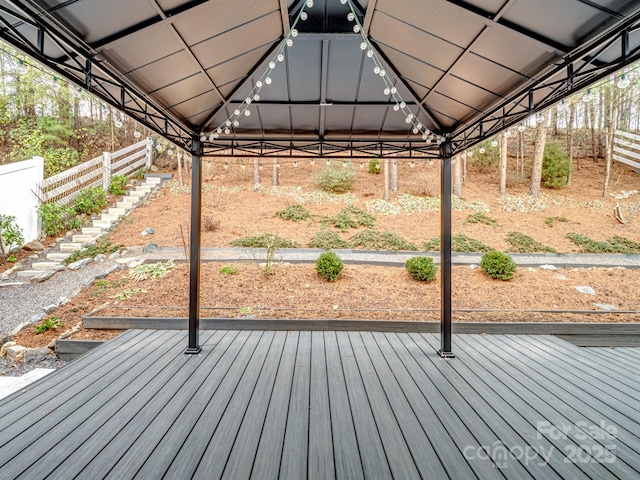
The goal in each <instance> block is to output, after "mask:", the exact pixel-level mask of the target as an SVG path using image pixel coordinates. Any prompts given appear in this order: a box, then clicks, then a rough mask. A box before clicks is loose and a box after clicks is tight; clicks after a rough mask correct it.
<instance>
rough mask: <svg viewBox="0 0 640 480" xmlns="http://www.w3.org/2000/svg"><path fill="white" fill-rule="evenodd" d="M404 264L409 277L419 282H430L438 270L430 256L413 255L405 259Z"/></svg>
mask: <svg viewBox="0 0 640 480" xmlns="http://www.w3.org/2000/svg"><path fill="white" fill-rule="evenodd" d="M404 266H405V268H406V269H407V272H409V276H410V277H411V278H413V279H414V280H419V281H421V282H432V281H433V280H434V279H435V278H436V272H437V271H438V267H436V266H435V264H434V263H433V259H432V258H431V257H413V258H410V259H409V260H407V261H406V263H405V264H404Z"/></svg>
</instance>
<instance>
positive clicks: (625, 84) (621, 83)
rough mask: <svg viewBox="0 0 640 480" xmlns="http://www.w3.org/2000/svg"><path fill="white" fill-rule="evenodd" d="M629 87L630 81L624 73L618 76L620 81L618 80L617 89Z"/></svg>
mask: <svg viewBox="0 0 640 480" xmlns="http://www.w3.org/2000/svg"><path fill="white" fill-rule="evenodd" d="M629 85H631V80H629V79H628V78H627V76H626V75H625V74H624V73H623V74H622V75H620V80H618V88H621V89H625V88H627V87H628V86H629Z"/></svg>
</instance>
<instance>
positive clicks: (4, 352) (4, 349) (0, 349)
mask: <svg viewBox="0 0 640 480" xmlns="http://www.w3.org/2000/svg"><path fill="white" fill-rule="evenodd" d="M14 345H16V342H6V343H5V344H4V345H2V347H0V357H2V358H4V357H6V356H7V348H9V347H13V346H14Z"/></svg>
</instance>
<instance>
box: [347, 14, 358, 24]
mask: <svg viewBox="0 0 640 480" xmlns="http://www.w3.org/2000/svg"><path fill="white" fill-rule="evenodd" d="M355 18H356V16H355V15H354V14H353V12H349V13H347V20H349V21H350V22H353V21H354V20H355Z"/></svg>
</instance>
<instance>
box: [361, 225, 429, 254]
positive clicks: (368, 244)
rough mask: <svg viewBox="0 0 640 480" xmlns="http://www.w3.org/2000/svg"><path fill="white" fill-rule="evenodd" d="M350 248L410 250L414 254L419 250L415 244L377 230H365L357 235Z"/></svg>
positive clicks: (390, 233) (391, 233)
mask: <svg viewBox="0 0 640 480" xmlns="http://www.w3.org/2000/svg"><path fill="white" fill-rule="evenodd" d="M349 246H351V247H352V248H357V247H361V248H365V249H370V250H410V251H414V252H415V251H416V250H418V247H417V246H416V245H415V244H413V243H411V242H409V241H407V240H405V239H404V238H402V237H399V236H398V235H396V234H395V233H393V232H379V231H377V230H363V231H361V232H358V233H356V234H355V235H354V236H353V237H351V239H350V240H349Z"/></svg>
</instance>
